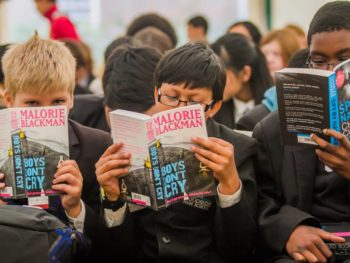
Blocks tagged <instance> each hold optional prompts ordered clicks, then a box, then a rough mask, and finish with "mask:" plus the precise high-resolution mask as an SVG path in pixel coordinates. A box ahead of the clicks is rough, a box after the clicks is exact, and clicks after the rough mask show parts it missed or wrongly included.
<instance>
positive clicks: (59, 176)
mask: <svg viewBox="0 0 350 263" xmlns="http://www.w3.org/2000/svg"><path fill="white" fill-rule="evenodd" d="M54 178H55V179H54V180H53V182H52V183H53V184H52V189H54V190H56V191H60V192H62V195H61V201H62V206H63V208H64V210H65V211H66V212H67V214H68V215H69V216H70V217H72V218H76V217H78V215H79V214H80V212H81V204H80V197H81V193H82V190H83V176H82V175H81V172H80V169H79V166H78V164H77V163H76V161H74V160H66V161H63V162H61V165H60V167H59V168H58V169H57V172H56V173H55V175H54Z"/></svg>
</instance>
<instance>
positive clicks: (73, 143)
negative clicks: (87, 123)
mask: <svg viewBox="0 0 350 263" xmlns="http://www.w3.org/2000/svg"><path fill="white" fill-rule="evenodd" d="M68 137H69V158H70V159H71V160H77V159H78V156H79V154H80V148H79V139H78V136H77V134H76V132H75V130H74V128H73V125H72V124H71V122H70V121H68Z"/></svg>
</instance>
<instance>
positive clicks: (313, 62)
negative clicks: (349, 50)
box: [306, 56, 348, 70]
mask: <svg viewBox="0 0 350 263" xmlns="http://www.w3.org/2000/svg"><path fill="white" fill-rule="evenodd" d="M347 59H348V58H344V59H343V58H342V59H338V60H337V62H335V63H328V61H327V60H324V59H313V58H312V57H311V56H309V57H308V58H307V60H306V66H307V67H308V68H314V69H323V70H331V69H333V68H334V67H335V66H336V65H338V64H339V63H341V62H343V61H345V60H347Z"/></svg>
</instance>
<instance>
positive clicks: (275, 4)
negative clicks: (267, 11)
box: [257, 0, 331, 32]
mask: <svg viewBox="0 0 350 263" xmlns="http://www.w3.org/2000/svg"><path fill="white" fill-rule="evenodd" d="M257 1H259V0H257ZM327 2H331V1H330V0H272V1H271V6H272V10H271V14H272V25H273V28H281V27H284V26H286V25H287V24H289V23H293V24H297V25H299V26H301V27H302V28H303V29H304V30H305V32H307V30H308V28H309V24H310V21H311V19H312V17H313V16H314V14H315V13H316V11H317V10H318V9H319V8H320V7H321V6H322V5H324V4H325V3H327Z"/></svg>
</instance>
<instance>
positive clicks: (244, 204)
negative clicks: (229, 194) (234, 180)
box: [215, 143, 257, 262]
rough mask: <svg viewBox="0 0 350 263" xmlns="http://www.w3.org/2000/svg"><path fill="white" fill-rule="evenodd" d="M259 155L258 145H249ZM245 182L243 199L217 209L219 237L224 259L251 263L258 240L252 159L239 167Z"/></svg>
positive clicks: (220, 249)
mask: <svg viewBox="0 0 350 263" xmlns="http://www.w3.org/2000/svg"><path fill="white" fill-rule="evenodd" d="M247 148H251V150H252V151H251V152H252V153H253V152H255V143H252V144H250V145H247ZM237 170H238V173H239V176H240V179H241V182H242V192H241V199H240V201H239V202H238V203H236V204H234V205H233V206H231V207H227V208H220V206H219V205H217V207H216V214H215V235H216V243H217V249H218V251H219V253H220V254H221V256H222V257H223V258H224V259H226V260H228V261H231V260H232V259H234V261H235V262H251V258H252V253H253V250H254V245H255V241H256V234H257V224H256V209H257V208H256V206H257V190H256V180H255V171H254V167H253V162H252V156H251V155H250V156H247V158H246V159H245V160H244V161H243V162H242V163H241V164H240V165H239V166H238V167H237Z"/></svg>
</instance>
